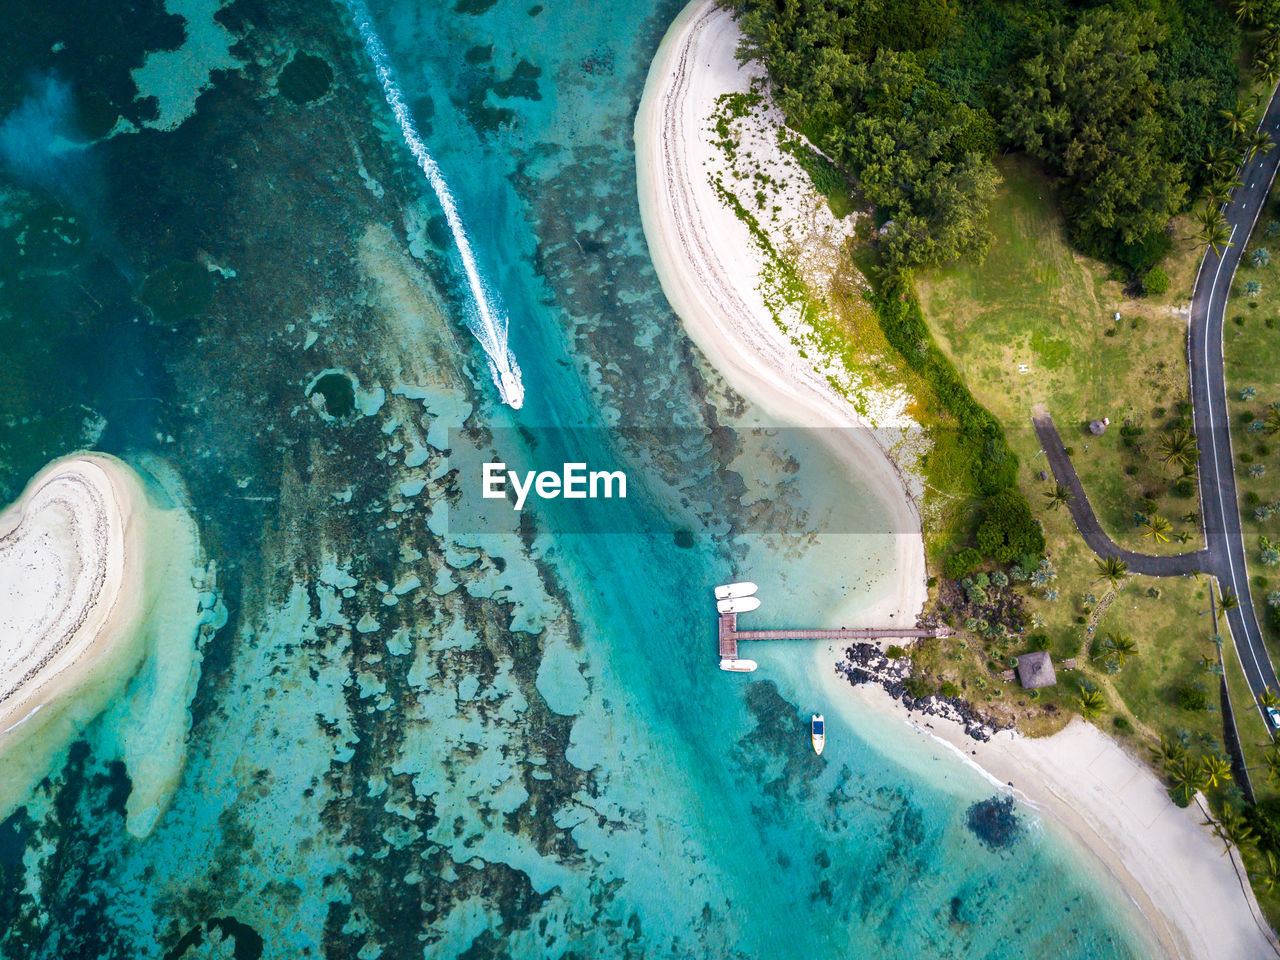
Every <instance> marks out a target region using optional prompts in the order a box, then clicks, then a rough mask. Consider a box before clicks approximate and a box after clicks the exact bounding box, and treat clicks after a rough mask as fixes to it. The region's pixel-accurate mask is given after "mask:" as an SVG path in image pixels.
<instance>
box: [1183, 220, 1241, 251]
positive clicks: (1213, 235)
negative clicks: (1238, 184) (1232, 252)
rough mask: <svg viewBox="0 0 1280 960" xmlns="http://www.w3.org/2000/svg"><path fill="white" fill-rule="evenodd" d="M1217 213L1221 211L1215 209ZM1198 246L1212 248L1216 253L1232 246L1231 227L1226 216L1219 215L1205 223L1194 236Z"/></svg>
mask: <svg viewBox="0 0 1280 960" xmlns="http://www.w3.org/2000/svg"><path fill="white" fill-rule="evenodd" d="M1215 212H1216V213H1220V211H1217V210H1216V209H1215ZM1192 239H1194V240H1195V241H1196V246H1198V247H1205V248H1208V249H1212V250H1213V252H1214V253H1221V252H1222V251H1223V250H1225V249H1226V248H1227V247H1229V246H1231V228H1230V227H1229V226H1228V225H1227V218H1226V217H1219V218H1218V219H1213V220H1210V221H1208V222H1207V223H1203V224H1202V225H1201V227H1200V232H1199V233H1197V234H1196V235H1195V237H1193V238H1192Z"/></svg>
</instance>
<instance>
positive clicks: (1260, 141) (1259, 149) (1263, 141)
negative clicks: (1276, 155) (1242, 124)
mask: <svg viewBox="0 0 1280 960" xmlns="http://www.w3.org/2000/svg"><path fill="white" fill-rule="evenodd" d="M1274 146H1275V141H1273V140H1272V139H1271V135H1270V134H1269V133H1267V132H1265V131H1263V130H1255V131H1254V132H1253V133H1251V134H1249V136H1248V137H1247V138H1246V139H1245V142H1244V158H1245V161H1246V162H1247V161H1249V160H1252V159H1253V156H1254V154H1256V153H1264V154H1265V153H1267V152H1269V151H1270V150H1271V148H1272V147H1274Z"/></svg>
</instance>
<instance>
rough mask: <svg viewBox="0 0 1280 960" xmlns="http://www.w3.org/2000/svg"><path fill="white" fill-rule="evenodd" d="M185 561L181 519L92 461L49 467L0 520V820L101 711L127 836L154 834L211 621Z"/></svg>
mask: <svg viewBox="0 0 1280 960" xmlns="http://www.w3.org/2000/svg"><path fill="white" fill-rule="evenodd" d="M197 559H198V545H197V543H196V538H195V529H194V525H193V524H192V522H191V521H190V519H189V517H187V515H186V513H185V511H183V510H182V509H180V507H179V506H178V505H177V504H175V503H170V504H167V505H162V504H160V503H158V502H154V501H153V500H152V499H151V498H149V496H148V491H147V489H146V488H144V481H143V479H142V477H141V476H140V475H139V474H137V473H135V472H134V470H133V469H132V468H130V467H129V466H127V465H126V464H125V463H123V462H122V461H120V460H117V459H115V458H114V457H109V456H105V455H102V454H97V453H82V454H76V455H74V456H71V457H67V458H64V459H62V460H58V461H56V462H54V463H52V464H50V465H49V466H48V467H46V468H45V469H44V470H42V471H40V473H38V474H37V475H36V476H35V477H34V478H33V479H32V480H31V482H30V483H29V484H28V485H27V488H26V489H25V490H24V491H23V493H22V496H21V497H19V499H18V500H17V502H15V503H14V504H13V505H11V506H10V507H8V508H7V509H6V510H5V511H4V512H3V513H0V771H2V772H3V776H2V777H0V816H3V815H4V814H5V813H7V812H8V811H9V810H10V809H12V807H13V806H14V805H16V804H17V803H20V802H21V800H22V798H23V796H24V795H25V794H26V791H27V790H29V789H30V787H31V785H32V784H33V783H35V782H36V781H38V780H39V779H40V778H41V777H43V776H44V775H45V773H47V772H48V770H49V768H50V765H51V763H53V762H54V760H55V759H56V757H57V756H58V755H59V754H60V753H61V751H62V750H63V749H65V747H66V746H67V744H68V743H70V742H71V740H72V739H74V738H75V737H76V736H77V735H79V734H80V733H81V732H82V731H83V730H84V728H85V727H86V726H87V725H88V723H89V722H90V721H91V720H93V719H94V718H95V717H97V716H98V715H99V714H101V713H102V712H103V711H104V710H108V709H109V712H110V721H111V722H110V723H108V724H105V725H104V726H105V727H106V731H105V739H106V740H107V741H108V742H107V743H106V744H105V749H106V750H107V751H109V752H110V753H112V754H113V755H117V756H120V757H122V758H123V759H124V760H125V761H126V765H127V766H128V768H129V773H130V777H131V779H132V780H133V785H134V790H133V793H132V794H131V796H130V798H129V803H128V813H129V819H130V828H131V829H132V830H134V832H139V833H145V832H146V831H147V830H148V829H149V828H150V826H151V825H152V824H153V823H154V821H155V819H156V817H158V816H159V814H160V812H162V810H163V808H164V806H165V805H166V803H167V797H168V794H169V793H170V792H171V790H172V787H173V786H174V784H175V783H176V776H177V774H178V773H179V772H180V771H181V768H182V759H183V752H184V746H183V742H184V738H185V734H186V730H187V727H188V725H189V718H188V717H187V714H186V710H187V706H188V704H189V702H190V698H191V695H192V694H193V693H194V689H195V679H196V678H197V677H198V675H199V670H198V663H199V662H198V657H197V654H196V637H197V634H198V632H199V630H200V626H201V624H202V623H203V622H208V621H210V620H212V619H213V615H212V611H213V608H214V606H215V605H214V603H213V601H212V599H209V598H211V597H212V596H213V595H212V594H211V593H210V594H207V595H206V597H205V598H202V596H201V592H200V588H201V587H202V586H203V585H204V581H205V579H206V571H204V570H202V569H199V568H198V567H197Z"/></svg>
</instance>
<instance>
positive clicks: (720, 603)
mask: <svg viewBox="0 0 1280 960" xmlns="http://www.w3.org/2000/svg"><path fill="white" fill-rule="evenodd" d="M759 606H760V598H759V597H738V598H736V599H733V600H717V601H716V610H718V611H719V612H720V613H750V612H751V611H752V610H755V609H757V608H758V607H759Z"/></svg>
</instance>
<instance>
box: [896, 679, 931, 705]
mask: <svg viewBox="0 0 1280 960" xmlns="http://www.w3.org/2000/svg"><path fill="white" fill-rule="evenodd" d="M902 688H903V689H904V690H906V691H907V693H909V694H911V696H913V697H915V698H916V699H917V700H921V699H923V698H924V697H927V696H930V695H931V694H932V693H933V687H932V685H930V683H929V681H928V680H926V679H925V678H924V677H922V676H920V675H919V674H912V675H911V676H909V677H907V679H906V680H904V681H902Z"/></svg>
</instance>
